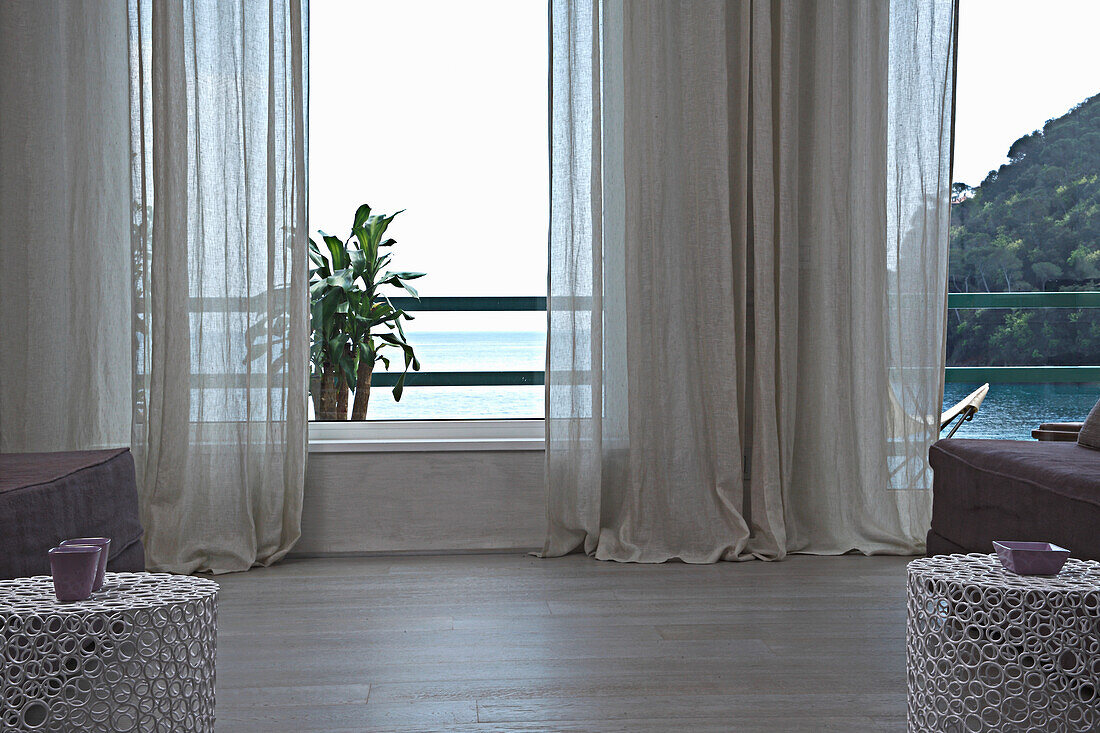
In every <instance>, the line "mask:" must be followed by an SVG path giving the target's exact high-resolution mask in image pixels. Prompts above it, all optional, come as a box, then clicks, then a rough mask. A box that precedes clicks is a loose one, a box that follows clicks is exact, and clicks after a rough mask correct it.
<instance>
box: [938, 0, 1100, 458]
mask: <svg viewBox="0 0 1100 733" xmlns="http://www.w3.org/2000/svg"><path fill="white" fill-rule="evenodd" d="M1097 27H1100V3H1096V2H1093V0H1057V1H1052V2H1045V3H1034V2H1031V1H1030V0H962V2H961V4H960V19H959V53H958V77H957V80H958V84H957V89H956V126H955V156H954V180H955V182H956V183H955V185H954V189H953V203H952V207H951V214H952V215H951V257H950V273H949V291H950V294H949V296H948V303H949V306H951V309H950V311H949V314H948V316H949V317H948V328H947V364H948V373H947V388H946V390H945V398H944V401H945V403H946V404H952V403H954V402H955V401H957V400H958V399H960V398H962V397H963V396H964V395H966V394H967V393H968V392H970V391H971V390H972V389H974V388H975V387H976V386H977V384H978V383H981V382H987V381H988V382H991V384H992V386H991V389H990V393H989V396H988V397H987V399H986V401H985V403H984V404H983V405H982V409H981V412H980V413H979V414H978V416H977V417H976V418H975V421H974V423H972V424H970V425H967V426H966V427H964V428H963V429H962V430H961V431H960V432H959V434H958V437H1003V438H1028V437H1030V431H1031V429H1032V428H1034V427H1037V424H1038V422H1040V421H1047V420H1050V421H1059V420H1081V419H1083V418H1084V416H1085V414H1086V413H1087V412H1088V410H1089V408H1090V407H1091V406H1092V404H1093V403H1095V401H1096V398H1097V394H1098V392H1100V388H1098V385H1097V384H1096V383H1095V382H1096V381H1097V380H1098V379H1100V368H1098V367H1100V307H1098V306H1100V294H1098V293H1097V292H1096V291H1098V290H1100V96H1097V95H1098V93H1100V44H1097V43H1096V37H1095V36H1096V28H1097ZM1021 367H1023V368H1021Z"/></svg>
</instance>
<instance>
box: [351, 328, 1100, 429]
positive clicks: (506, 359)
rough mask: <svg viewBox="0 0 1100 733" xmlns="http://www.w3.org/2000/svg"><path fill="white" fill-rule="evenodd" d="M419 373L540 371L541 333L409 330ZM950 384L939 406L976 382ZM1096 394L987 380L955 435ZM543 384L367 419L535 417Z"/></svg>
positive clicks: (1097, 389)
mask: <svg viewBox="0 0 1100 733" xmlns="http://www.w3.org/2000/svg"><path fill="white" fill-rule="evenodd" d="M409 340H410V342H411V343H412V344H413V345H414V346H415V348H416V353H417V356H418V357H419V358H420V361H421V363H422V364H423V367H422V368H423V371H456V372H461V371H541V370H542V369H543V368H544V364H545V357H544V355H545V353H546V344H545V336H544V334H543V333H542V332H539V331H497V332H484V331H424V332H419V333H418V332H415V331H411V332H410V334H409ZM978 386H979V385H977V384H962V383H951V384H947V385H946V387H945V389H944V409H946V408H947V407H950V406H951V405H954V404H955V403H956V402H958V401H959V400H960V399H962V398H963V397H965V396H966V395H968V394H970V393H971V392H973V391H974V390H975V389H977V388H978ZM1098 397H1100V385H1098V384H1084V385H1081V384H994V385H992V386H990V388H989V395H988V396H987V397H986V398H985V402H984V403H983V404H982V407H981V410H979V412H978V414H977V415H976V416H975V417H974V419H973V420H972V421H971V422H969V423H966V424H965V425H963V426H962V427H961V428H959V431H958V432H957V433H956V434H955V436H956V437H959V438H1010V439H1017V440H1029V439H1031V431H1032V430H1033V429H1034V428H1037V427H1038V426H1039V423H1040V422H1062V421H1071V420H1083V419H1084V418H1085V415H1087V414H1088V411H1089V409H1091V407H1092V406H1093V405H1094V404H1095V403H1096V400H1097V398H1098ZM543 414H544V407H543V388H542V387H541V386H531V387H408V388H406V390H405V394H404V396H403V397H402V399H401V402H400V403H395V402H394V401H393V397H392V396H391V395H390V391H389V390H388V389H382V388H376V389H375V390H374V392H373V393H372V395H371V401H370V411H369V417H370V419H372V420H430V419H472V418H480V419H509V418H538V417H542V416H543Z"/></svg>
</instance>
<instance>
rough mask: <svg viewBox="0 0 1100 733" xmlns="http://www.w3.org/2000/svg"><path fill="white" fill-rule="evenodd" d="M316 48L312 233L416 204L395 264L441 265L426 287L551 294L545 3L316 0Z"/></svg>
mask: <svg viewBox="0 0 1100 733" xmlns="http://www.w3.org/2000/svg"><path fill="white" fill-rule="evenodd" d="M310 45H311V55H310V123H309V124H310V150H309V155H310V180H309V186H310V192H309V198H310V202H309V205H310V227H311V229H312V230H314V232H311V233H314V234H315V230H317V229H323V230H324V231H326V232H327V233H329V234H336V235H338V236H340V237H346V236H347V234H348V230H349V229H350V228H351V220H352V215H353V214H354V212H355V209H356V207H357V206H358V205H359V204H361V203H364V202H366V203H369V204H370V205H371V207H372V208H373V209H374V210H375V211H380V212H387V213H389V212H393V211H396V210H398V209H405V210H406V211H405V213H403V214H401V215H400V216H399V217H397V219H395V220H394V222H393V224H392V225H391V229H390V232H391V233H392V235H393V237H394V238H395V239H397V246H396V247H395V251H396V255H395V259H394V264H395V265H396V267H397V268H398V269H403V270H420V271H424V272H427V273H428V275H427V276H426V277H424V278H423V279H421V280H418V281H416V282H415V283H414V284H415V285H417V286H418V288H419V290H420V293H421V295H542V294H544V293H545V292H546V238H547V222H548V219H549V214H548V209H549V193H548V188H549V184H548V177H549V173H548V156H547V145H548V143H547V5H546V2H545V0H464V1H463V2H452V1H449V0H401V1H400V2H397V1H396V0H312V2H311V3H310ZM423 318H424V319H428V318H430V319H431V320H432V321H434V322H435V323H434V325H435V326H436V327H439V328H447V329H449V328H451V327H452V326H451V325H449V324H447V323H445V322H447V321H454V322H455V324H458V323H461V322H462V321H467V322H468V321H469V320H470V318H471V316H470V315H469V314H442V315H432V316H428V315H425V316H423ZM532 319H533V320H532ZM544 320H545V316H544V315H543V314H494V315H493V323H492V324H486V323H484V318H481V321H482V322H481V323H479V324H478V325H477V326H475V329H485V330H492V329H498V330H509V329H510V328H511V327H513V326H514V327H516V328H522V329H527V328H530V327H531V323H529V322H533V323H534V328H535V329H538V328H541V324H542V321H544ZM486 327H487V328H486ZM467 328H469V326H468V325H467Z"/></svg>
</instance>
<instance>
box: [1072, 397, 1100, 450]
mask: <svg viewBox="0 0 1100 733" xmlns="http://www.w3.org/2000/svg"><path fill="white" fill-rule="evenodd" d="M1077 445H1081V446H1084V447H1085V448H1092V449H1093V450H1100V400H1097V401H1096V404H1095V405H1093V406H1092V410H1091V411H1090V412H1089V416H1088V417H1086V418H1085V422H1084V423H1083V424H1082V425H1081V432H1080V433H1078V434H1077Z"/></svg>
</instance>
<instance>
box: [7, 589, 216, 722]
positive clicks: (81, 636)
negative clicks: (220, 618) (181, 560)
mask: <svg viewBox="0 0 1100 733" xmlns="http://www.w3.org/2000/svg"><path fill="white" fill-rule="evenodd" d="M217 592H218V585H217V584H216V583H215V582H213V581H211V580H206V579H203V578H194V577H189V576H182V575H168V574H164V573H107V577H106V579H105V581H104V584H103V588H102V589H101V590H100V591H98V592H96V593H94V594H93V595H92V597H91V598H90V599H88V600H87V601H78V602H73V603H64V602H60V601H58V600H57V598H56V597H55V596H54V591H53V581H52V579H51V578H50V577H49V576H35V577H33V578H19V579H16V580H0V660H2V662H3V670H2V671H0V730H4V731H8V730H17V731H33V732H37V731H49V732H51V733H53V732H54V731H58V732H62V731H65V732H67V731H76V730H79V731H96V732H98V731H103V732H104V733H106V732H108V731H109V732H111V733H117V732H125V731H142V732H155V731H172V732H173V733H182V732H187V733H190V732H191V731H195V732H197V733H207V732H209V731H213V730H214V653H215V644H216V639H217V631H216V618H217V605H216V601H217Z"/></svg>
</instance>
